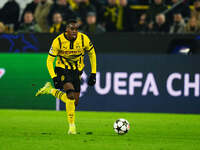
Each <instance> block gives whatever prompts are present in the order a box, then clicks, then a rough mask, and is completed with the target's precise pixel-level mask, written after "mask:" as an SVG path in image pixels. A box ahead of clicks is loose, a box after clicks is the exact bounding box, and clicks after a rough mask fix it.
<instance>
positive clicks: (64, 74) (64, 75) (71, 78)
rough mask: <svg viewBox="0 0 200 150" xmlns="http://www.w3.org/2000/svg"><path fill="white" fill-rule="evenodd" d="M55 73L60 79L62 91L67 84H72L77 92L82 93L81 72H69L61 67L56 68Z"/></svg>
mask: <svg viewBox="0 0 200 150" xmlns="http://www.w3.org/2000/svg"><path fill="white" fill-rule="evenodd" d="M55 73H56V74H57V76H58V77H59V78H60V81H61V82H60V83H59V85H60V89H63V85H64V84H65V83H67V82H70V83H72V85H73V86H74V90H75V92H80V84H81V74H82V72H81V71H79V70H67V69H63V68H60V67H55Z"/></svg>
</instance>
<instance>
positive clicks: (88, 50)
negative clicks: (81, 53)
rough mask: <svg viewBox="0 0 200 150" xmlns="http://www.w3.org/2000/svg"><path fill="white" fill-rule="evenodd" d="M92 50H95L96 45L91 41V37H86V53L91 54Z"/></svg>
mask: <svg viewBox="0 0 200 150" xmlns="http://www.w3.org/2000/svg"><path fill="white" fill-rule="evenodd" d="M92 49H94V45H93V44H92V42H91V41H90V39H89V37H88V36H86V35H85V50H86V52H90V51H91V50H92Z"/></svg>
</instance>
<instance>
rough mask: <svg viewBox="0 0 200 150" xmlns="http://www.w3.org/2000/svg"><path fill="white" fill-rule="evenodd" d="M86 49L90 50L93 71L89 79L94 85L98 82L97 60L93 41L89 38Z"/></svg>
mask: <svg viewBox="0 0 200 150" xmlns="http://www.w3.org/2000/svg"><path fill="white" fill-rule="evenodd" d="M86 44H87V45H86V51H87V52H88V56H89V59H90V64H91V73H90V77H89V80H88V85H90V86H93V85H94V84H95V83H96V69H97V67H96V66H97V62H96V53H95V49H94V46H93V44H92V42H91V41H90V40H89V38H87V41H86Z"/></svg>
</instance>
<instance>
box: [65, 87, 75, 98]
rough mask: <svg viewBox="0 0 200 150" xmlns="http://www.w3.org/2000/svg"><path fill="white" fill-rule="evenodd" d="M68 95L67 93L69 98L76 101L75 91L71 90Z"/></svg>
mask: <svg viewBox="0 0 200 150" xmlns="http://www.w3.org/2000/svg"><path fill="white" fill-rule="evenodd" d="M66 93H67V98H69V99H71V100H74V90H71V89H70V90H67V91H66Z"/></svg>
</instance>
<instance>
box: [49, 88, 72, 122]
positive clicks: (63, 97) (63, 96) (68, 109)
mask: <svg viewBox="0 0 200 150" xmlns="http://www.w3.org/2000/svg"><path fill="white" fill-rule="evenodd" d="M50 93H51V94H52V95H53V96H55V97H56V98H58V99H60V100H61V101H63V102H64V103H65V104H66V112H67V118H68V122H69V124H70V125H72V126H73V125H74V122H75V99H69V98H67V95H66V93H65V92H62V91H60V90H57V89H51V91H50Z"/></svg>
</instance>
